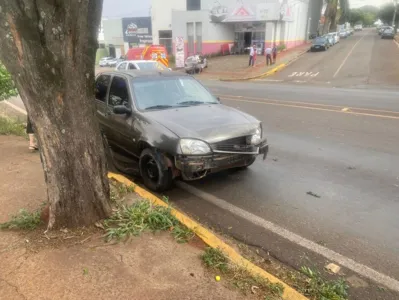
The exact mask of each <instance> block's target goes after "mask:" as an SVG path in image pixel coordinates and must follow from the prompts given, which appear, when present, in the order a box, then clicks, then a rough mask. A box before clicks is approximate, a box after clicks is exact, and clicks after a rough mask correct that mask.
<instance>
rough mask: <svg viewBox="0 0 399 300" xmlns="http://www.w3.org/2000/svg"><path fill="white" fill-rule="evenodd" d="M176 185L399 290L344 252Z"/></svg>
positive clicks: (398, 285)
mask: <svg viewBox="0 0 399 300" xmlns="http://www.w3.org/2000/svg"><path fill="white" fill-rule="evenodd" d="M176 185H177V186H178V187H179V188H181V189H183V190H185V191H186V192H189V193H190V194H192V195H194V196H197V197H199V198H201V199H204V200H205V201H207V202H210V203H212V204H214V205H216V206H217V207H219V208H221V209H223V210H225V211H228V212H230V213H232V214H233V215H236V216H238V217H240V218H243V219H245V220H246V221H248V222H251V223H252V224H255V225H257V226H259V227H262V228H263V229H266V230H268V231H271V232H273V233H274V234H277V235H279V236H281V237H282V238H284V239H286V240H288V241H290V242H292V243H295V244H297V245H300V246H302V247H304V248H306V249H308V250H310V251H313V252H315V253H317V254H319V255H321V256H324V257H325V258H327V259H328V260H330V261H334V262H336V263H338V264H340V265H341V266H344V267H346V268H348V269H350V270H352V271H353V272H356V273H358V274H360V275H361V276H364V277H366V278H368V279H370V280H372V281H374V282H377V283H378V284H381V285H384V286H386V287H388V288H390V289H392V290H394V291H397V292H399V281H397V280H395V279H394V278H392V277H389V276H388V275H385V274H382V273H380V272H378V271H375V270H374V269H372V268H370V267H368V266H366V265H363V264H361V263H358V262H356V261H354V260H353V259H351V258H348V257H346V256H344V255H342V254H339V253H337V252H335V251H333V250H331V249H329V248H326V247H324V246H321V245H319V244H317V243H315V242H312V241H310V240H308V239H305V238H303V237H301V236H300V235H298V234H296V233H293V232H291V231H289V230H287V229H285V228H282V227H280V226H278V225H276V224H274V223H272V222H269V221H266V220H264V219H262V218H261V217H258V216H256V215H254V214H252V213H250V212H248V211H246V210H243V209H241V208H239V207H237V206H234V205H232V204H230V203H228V202H227V201H225V200H223V199H220V198H218V197H216V196H214V195H211V194H209V193H206V192H203V191H201V190H199V189H197V188H195V187H193V186H191V185H188V184H186V183H184V182H181V181H178V182H176Z"/></svg>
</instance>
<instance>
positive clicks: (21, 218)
mask: <svg viewBox="0 0 399 300" xmlns="http://www.w3.org/2000/svg"><path fill="white" fill-rule="evenodd" d="M41 223H42V222H41V219H40V211H39V210H37V211H35V212H28V211H27V210H26V209H21V210H20V211H19V213H18V214H17V215H15V216H12V217H11V220H10V221H8V222H6V223H1V224H0V229H22V230H34V229H36V228H37V227H39V226H40V224H41Z"/></svg>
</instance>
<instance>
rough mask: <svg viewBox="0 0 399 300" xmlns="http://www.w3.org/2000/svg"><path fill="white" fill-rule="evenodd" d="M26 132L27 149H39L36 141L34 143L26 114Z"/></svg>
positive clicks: (33, 134) (32, 132) (30, 125)
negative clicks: (27, 137)
mask: <svg viewBox="0 0 399 300" xmlns="http://www.w3.org/2000/svg"><path fill="white" fill-rule="evenodd" d="M26 133H27V134H28V136H29V150H32V151H35V150H39V147H38V146H37V143H36V139H35V133H34V131H33V126H32V123H31V121H30V118H29V116H28V120H27V124H26Z"/></svg>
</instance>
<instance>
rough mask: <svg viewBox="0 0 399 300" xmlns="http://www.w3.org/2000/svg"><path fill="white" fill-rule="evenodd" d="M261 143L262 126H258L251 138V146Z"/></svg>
mask: <svg viewBox="0 0 399 300" xmlns="http://www.w3.org/2000/svg"><path fill="white" fill-rule="evenodd" d="M261 141H262V126H261V125H259V127H258V128H257V129H256V131H255V134H253V135H252V136H251V141H250V143H251V145H258V144H259V143H260V142H261Z"/></svg>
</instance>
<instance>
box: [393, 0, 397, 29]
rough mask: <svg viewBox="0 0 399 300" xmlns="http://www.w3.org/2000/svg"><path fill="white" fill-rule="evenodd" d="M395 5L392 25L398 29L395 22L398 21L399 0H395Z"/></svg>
mask: <svg viewBox="0 0 399 300" xmlns="http://www.w3.org/2000/svg"><path fill="white" fill-rule="evenodd" d="M393 5H394V6H395V10H394V13H393V18H392V27H394V28H395V29H396V26H395V23H396V11H397V10H398V0H393Z"/></svg>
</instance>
